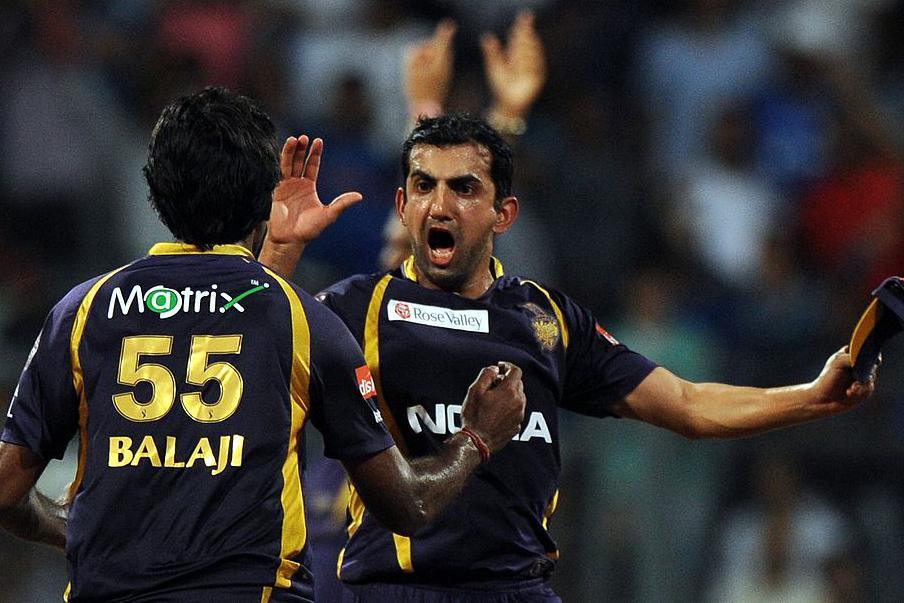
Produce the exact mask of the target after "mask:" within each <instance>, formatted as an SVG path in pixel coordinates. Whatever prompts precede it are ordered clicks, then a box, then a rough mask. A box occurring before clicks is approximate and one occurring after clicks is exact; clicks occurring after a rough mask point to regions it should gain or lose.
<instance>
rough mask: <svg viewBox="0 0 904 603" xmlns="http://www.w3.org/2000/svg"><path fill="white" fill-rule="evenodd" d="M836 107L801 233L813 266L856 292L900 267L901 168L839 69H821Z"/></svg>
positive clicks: (870, 109) (856, 83)
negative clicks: (823, 161) (822, 169)
mask: <svg viewBox="0 0 904 603" xmlns="http://www.w3.org/2000/svg"><path fill="white" fill-rule="evenodd" d="M824 70H825V71H826V78H827V79H828V80H829V83H830V85H831V91H832V92H833V93H834V98H835V99H837V110H836V111H835V113H834V115H833V117H834V119H833V121H832V128H831V129H830V130H829V131H828V136H827V138H828V142H829V145H830V146H829V150H830V152H829V157H831V158H832V159H831V161H830V163H829V165H828V166H827V170H826V171H825V173H824V174H823V175H822V176H821V177H820V178H818V179H817V180H816V181H815V182H814V183H813V184H812V185H811V186H809V187H808V188H807V190H806V191H805V192H804V195H803V198H802V201H801V219H800V227H801V234H802V235H803V239H804V241H805V244H806V249H807V251H808V252H809V254H810V258H811V260H812V261H813V264H814V265H815V266H816V267H817V268H819V269H821V270H822V271H825V272H827V273H829V274H831V275H833V276H834V277H835V278H838V279H840V280H841V281H842V282H845V283H850V284H851V285H852V286H853V287H854V288H855V290H858V291H864V290H871V289H872V288H874V287H876V286H877V285H878V284H879V283H880V282H882V280H883V279H885V277H887V276H890V275H892V274H898V273H899V272H900V271H901V266H902V263H904V238H902V234H901V233H902V226H904V212H902V210H904V165H902V163H901V160H900V155H899V153H898V152H897V151H896V150H895V149H894V146H893V143H891V141H890V140H889V139H888V136H887V134H886V132H885V131H884V129H883V127H882V125H881V122H877V117H876V116H877V109H876V107H875V105H874V104H873V103H872V102H871V99H870V98H869V96H868V93H867V92H866V91H865V90H864V84H865V83H864V82H863V81H862V80H861V79H860V78H854V75H853V72H852V71H851V70H850V69H848V68H847V67H845V66H844V65H843V64H831V63H828V64H825V65H824Z"/></svg>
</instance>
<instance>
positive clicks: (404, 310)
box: [395, 302, 411, 320]
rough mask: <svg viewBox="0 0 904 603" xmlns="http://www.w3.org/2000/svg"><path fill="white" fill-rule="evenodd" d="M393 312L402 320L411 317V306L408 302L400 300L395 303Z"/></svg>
mask: <svg viewBox="0 0 904 603" xmlns="http://www.w3.org/2000/svg"><path fill="white" fill-rule="evenodd" d="M395 313H396V314H398V315H399V317H400V318H402V319H403V320H408V319H409V318H411V308H409V307H408V304H403V303H401V302H400V303H398V304H396V307H395Z"/></svg>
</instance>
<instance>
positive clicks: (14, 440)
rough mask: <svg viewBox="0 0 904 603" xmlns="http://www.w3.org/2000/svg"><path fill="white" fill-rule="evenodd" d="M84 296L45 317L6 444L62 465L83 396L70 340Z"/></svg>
mask: <svg viewBox="0 0 904 603" xmlns="http://www.w3.org/2000/svg"><path fill="white" fill-rule="evenodd" d="M81 297H82V295H80V291H78V290H73V292H71V293H70V294H69V295H67V296H66V297H65V298H64V299H63V300H62V301H61V302H60V303H58V304H57V305H56V307H54V309H53V310H52V311H51V312H50V314H49V315H48V316H47V319H46V320H45V321H44V326H43V328H42V329H41V333H40V334H39V335H38V338H37V340H36V341H35V344H34V347H33V348H32V350H31V353H30V354H29V356H28V360H27V361H26V363H25V368H24V369H23V370H22V374H21V376H20V377H19V382H18V384H17V386H16V389H15V391H14V393H13V399H12V401H11V402H10V408H9V413H8V415H7V419H6V424H5V426H4V429H3V434H2V436H0V439H2V440H3V441H4V442H9V443H11V444H18V445H20V446H25V447H26V448H28V449H30V450H31V451H32V452H34V453H35V454H37V455H38V456H40V457H41V458H42V459H44V460H50V459H54V458H55V459H61V458H63V454H64V453H65V452H66V447H67V446H68V445H69V441H70V440H71V439H72V437H73V436H74V435H75V433H76V431H78V418H79V416H78V409H79V396H78V392H76V390H75V384H74V382H73V374H72V356H71V351H70V347H69V346H70V338H71V334H72V325H73V323H74V321H75V315H76V312H77V310H78V306H79V302H80V300H81Z"/></svg>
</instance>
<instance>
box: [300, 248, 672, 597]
mask: <svg viewBox="0 0 904 603" xmlns="http://www.w3.org/2000/svg"><path fill="white" fill-rule="evenodd" d="M493 270H494V274H495V276H496V277H497V278H496V280H495V282H494V283H493V285H492V286H491V287H490V289H489V290H488V291H487V292H486V293H485V294H483V295H482V296H480V297H479V298H477V299H467V298H464V297H461V296H459V295H455V294H452V293H447V292H444V291H438V290H432V289H426V288H424V287H421V286H420V285H418V284H417V282H416V279H415V276H414V272H413V268H412V260H411V259H410V258H409V260H408V261H407V262H406V263H405V264H403V266H402V267H401V268H400V269H398V270H395V271H393V272H390V273H387V274H378V275H371V276H356V277H352V278H350V279H347V280H344V281H342V282H340V283H338V284H336V285H334V286H333V287H330V288H329V289H327V290H326V291H324V292H323V293H321V294H320V295H318V296H317V299H319V300H322V301H323V302H324V303H325V304H326V305H327V306H329V307H330V308H331V309H332V310H333V311H334V312H336V313H337V314H338V315H339V316H340V318H342V319H343V320H344V321H345V323H346V325H348V327H349V329H350V330H351V332H352V334H353V335H354V336H355V337H356V338H357V339H358V341H359V342H360V343H361V346H362V348H363V349H364V355H365V358H366V359H367V362H368V365H369V366H370V369H371V372H372V374H373V377H374V380H375V385H376V388H377V392H378V399H379V402H380V405H381V407H382V411H383V417H384V419H385V421H386V423H387V427H389V429H390V432H392V434H393V437H395V439H396V442H397V443H398V445H399V447H400V449H402V450H403V452H405V453H406V454H407V455H409V456H410V457H419V456H423V455H429V454H432V453H434V452H436V451H437V450H438V449H439V448H440V446H441V445H442V442H443V440H445V439H446V438H448V437H449V435H450V434H453V433H455V432H457V431H458V430H459V429H460V428H461V404H462V401H463V399H464V396H465V394H466V391H467V388H468V386H469V385H470V384H471V382H472V381H473V380H474V379H475V377H476V375H477V374H478V372H479V371H480V368H481V367H484V366H487V365H491V364H494V363H496V362H497V361H500V360H505V361H509V362H512V363H514V364H516V365H517V366H519V367H521V369H522V370H523V381H524V391H525V394H526V397H527V409H526V413H525V418H524V423H523V425H522V429H521V433H519V434H518V435H517V436H516V437H515V438H514V440H513V441H512V442H511V443H510V444H509V445H508V446H506V447H505V448H504V449H503V450H501V451H500V452H499V453H497V454H495V455H493V457H492V458H491V459H490V461H489V462H488V463H487V464H486V465H484V466H482V467H480V468H479V469H478V470H477V471H476V472H475V474H474V476H473V477H472V478H471V479H470V480H469V481H468V483H467V485H466V486H465V488H464V491H463V492H462V494H461V496H460V497H458V498H457V499H456V500H455V501H454V502H453V503H452V504H451V505H450V506H449V507H448V509H447V510H446V511H444V512H443V513H442V514H441V515H440V516H439V517H438V518H437V519H435V520H434V521H433V522H431V523H430V524H429V525H428V526H426V527H425V528H424V529H422V530H421V531H419V532H418V533H417V535H415V536H414V537H412V538H406V537H403V536H400V535H397V534H393V533H391V532H389V531H387V530H386V529H384V528H382V527H381V526H379V525H378V524H377V523H376V522H375V521H374V519H373V517H371V515H370V514H369V513H367V511H366V509H365V507H364V506H363V503H362V501H361V499H360V498H359V497H358V496H357V495H356V494H354V493H353V495H352V498H351V501H350V505H349V515H350V524H349V530H348V531H349V534H350V538H349V541H348V543H347V545H346V548H345V550H344V552H343V554H342V555H341V556H340V560H339V566H340V567H339V570H340V575H341V578H342V579H343V580H345V581H347V582H350V583H363V582H374V581H383V582H420V583H432V584H458V585H465V584H467V585H472V586H478V587H479V586H486V585H497V584H501V583H506V582H513V581H521V580H524V579H529V578H536V577H537V576H540V575H545V574H547V573H548V571H550V570H551V567H552V565H553V563H554V560H555V559H556V558H557V557H558V552H557V549H556V545H555V543H554V542H553V540H552V539H551V538H550V536H549V534H548V533H547V529H546V528H547V522H548V520H549V517H550V515H551V514H552V513H553V512H554V510H555V507H556V504H557V498H558V489H557V481H558V475H559V469H560V459H559V428H558V427H559V426H558V415H557V411H558V409H559V408H566V409H569V410H573V411H575V412H578V413H583V414H587V415H592V416H598V417H602V416H607V415H610V414H611V413H610V407H611V404H612V403H614V402H616V401H618V400H620V399H622V398H623V397H624V396H625V395H626V394H628V393H629V392H631V391H632V390H633V389H634V388H635V387H636V386H637V385H638V384H639V383H640V382H641V381H642V380H643V379H644V377H646V376H647V375H648V374H649V373H650V371H652V370H653V368H654V367H655V365H654V364H653V363H652V362H650V361H649V360H647V359H646V358H644V357H643V356H641V355H639V354H636V353H634V352H632V351H630V350H629V349H627V348H626V347H625V346H623V345H620V344H618V343H617V342H616V341H615V340H614V339H613V338H612V337H611V336H610V335H609V334H608V333H607V332H606V331H605V330H604V329H603V328H602V327H600V326H599V325H598V324H597V322H596V320H595V319H594V318H593V316H591V314H590V312H588V311H587V310H585V309H584V308H582V307H580V306H579V305H577V304H575V303H574V302H573V301H572V300H570V299H569V298H567V297H566V296H564V295H562V294H560V293H558V292H555V291H552V290H547V289H545V288H544V287H542V286H540V285H538V284H536V283H534V282H532V281H529V280H524V279H520V278H514V277H508V276H503V275H502V268H501V265H500V264H499V262H498V261H497V260H495V259H494V260H493Z"/></svg>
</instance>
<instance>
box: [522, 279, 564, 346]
mask: <svg viewBox="0 0 904 603" xmlns="http://www.w3.org/2000/svg"><path fill="white" fill-rule="evenodd" d="M521 282H522V283H527V284H528V285H533V286H534V287H536V288H537V289H539V290H540V292H541V293H542V294H543V295H545V296H546V299H548V300H549V303H550V305H551V306H552V311H553V312H555V314H556V320H558V321H559V327H561V329H562V345H563V346H565V349H566V350H567V349H568V324H566V322H565V315H564V314H562V309H561V308H560V307H559V304H557V303H556V302H555V301H554V300H553V299H552V296H551V295H550V294H549V291H547V290H546V289H544V288H543V287H541V286H540V284H539V283H537V282H535V281H532V280H528V279H521Z"/></svg>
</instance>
